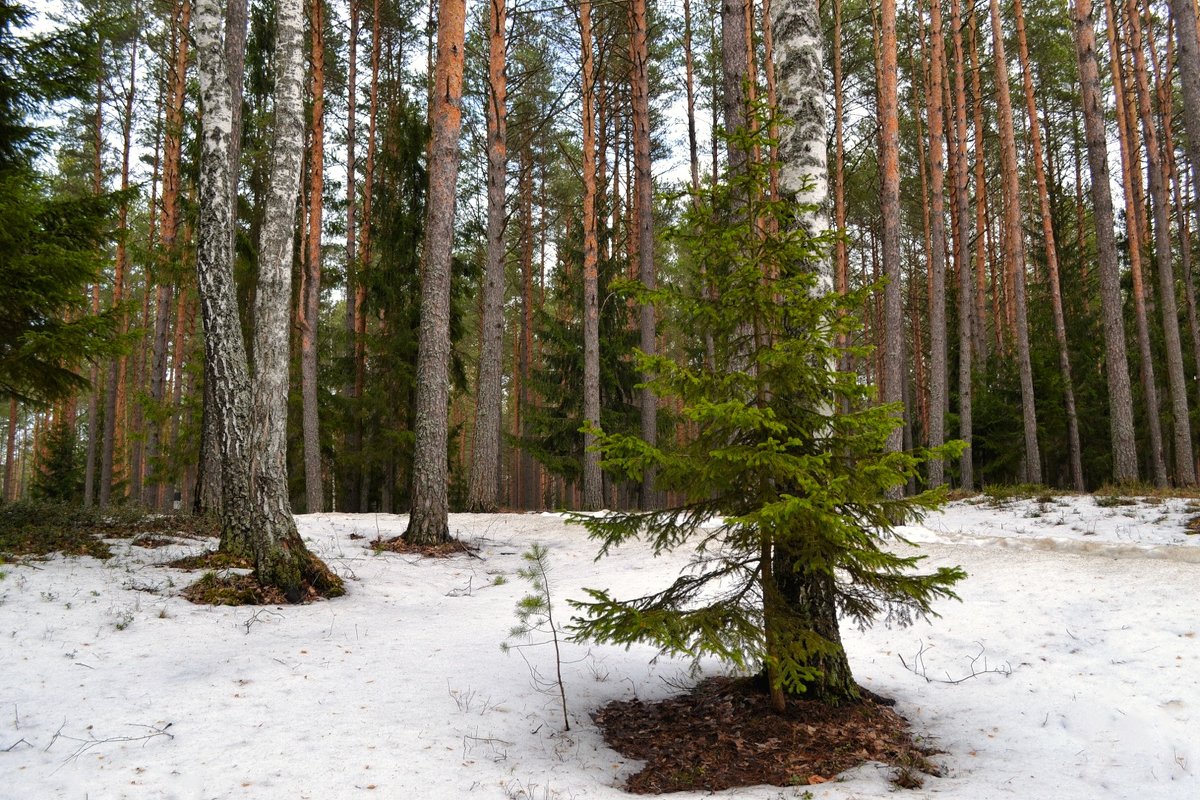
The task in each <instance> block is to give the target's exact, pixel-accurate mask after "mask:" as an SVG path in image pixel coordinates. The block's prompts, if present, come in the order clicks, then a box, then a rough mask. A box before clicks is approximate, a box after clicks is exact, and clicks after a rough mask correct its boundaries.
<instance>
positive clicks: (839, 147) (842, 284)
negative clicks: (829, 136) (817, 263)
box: [833, 3, 853, 372]
mask: <svg viewBox="0 0 1200 800" xmlns="http://www.w3.org/2000/svg"><path fill="white" fill-rule="evenodd" d="M843 79H844V72H843V69H842V4H841V3H834V4H833V146H834V163H835V167H834V171H833V225H834V228H835V230H836V233H837V239H835V240H834V243H833V264H834V283H835V286H834V289H835V290H836V291H837V293H838V294H841V295H845V294H846V293H848V292H849V291H850V269H849V253H848V252H847V250H846V169H845V167H846V141H845V139H846V137H845V120H844V118H843V115H844V114H845V92H844V87H843V85H842V84H843ZM847 344H848V339H847V337H845V336H842V338H841V345H842V346H843V347H845V346H846V345H847ZM840 368H841V369H842V370H843V371H846V372H849V371H850V370H851V369H853V364H851V362H850V355H849V354H848V353H847V354H845V355H844V356H843V358H842V364H841V367H840Z"/></svg>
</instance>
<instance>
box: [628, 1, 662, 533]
mask: <svg viewBox="0 0 1200 800" xmlns="http://www.w3.org/2000/svg"><path fill="white" fill-rule="evenodd" d="M630 4H631V5H630V23H631V27H630V38H629V55H630V58H631V60H632V62H633V65H632V71H631V75H630V78H631V82H632V84H633V108H632V112H633V161H634V173H635V175H634V196H635V198H636V200H635V206H636V217H637V226H638V277H639V278H640V280H641V282H642V285H643V286H645V287H646V288H647V289H649V290H653V289H654V288H655V285H656V284H657V276H656V273H655V268H654V181H653V177H652V176H651V174H650V65H649V49H648V46H647V44H646V0H630ZM655 329H656V320H655V311H654V305H653V304H651V303H644V304H642V307H641V309H640V316H639V330H640V334H641V343H640V348H641V351H642V352H643V353H645V354H646V355H650V356H653V355H654V354H655V352H656V351H657V349H658V348H657V336H656V330H655ZM649 378H650V375H649V374H644V375H643V376H642V379H643V380H649ZM639 403H640V405H641V423H642V440H643V441H645V442H646V443H647V444H649V445H651V446H654V445H655V444H656V443H657V442H658V398H657V397H655V396H654V392H652V391H650V389H642V390H641V392H640V398H639ZM654 480H655V476H654V470H653V469H652V468H647V469H646V471H645V472H644V473H643V475H642V490H641V507H642V508H643V509H652V508H657V507H658V506H659V505H660V503H661V498H660V497H659V496H658V492H657V491H656V490H655V488H654Z"/></svg>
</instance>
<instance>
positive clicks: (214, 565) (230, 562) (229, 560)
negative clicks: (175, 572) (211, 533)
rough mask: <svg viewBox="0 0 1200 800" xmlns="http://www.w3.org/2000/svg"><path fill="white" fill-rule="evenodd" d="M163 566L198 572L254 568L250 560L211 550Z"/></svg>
mask: <svg viewBox="0 0 1200 800" xmlns="http://www.w3.org/2000/svg"><path fill="white" fill-rule="evenodd" d="M163 566H166V567H174V568H175V569H183V570H197V569H207V570H216V569H231V568H234V569H236V568H244V569H251V568H253V567H254V565H253V564H251V563H250V560H249V559H247V558H243V557H242V556H235V555H232V554H230V553H224V552H221V551H220V550H210V551H208V552H207V553H200V554H199V555H194V556H184V557H183V558H177V559H175V560H174V561H168V562H167V563H166V564H164V565H163Z"/></svg>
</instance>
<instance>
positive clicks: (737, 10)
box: [721, 0, 750, 175]
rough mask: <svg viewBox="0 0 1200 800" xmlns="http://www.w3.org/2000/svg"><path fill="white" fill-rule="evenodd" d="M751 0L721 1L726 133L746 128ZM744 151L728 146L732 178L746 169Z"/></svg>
mask: <svg viewBox="0 0 1200 800" xmlns="http://www.w3.org/2000/svg"><path fill="white" fill-rule="evenodd" d="M747 2H749V0H721V72H722V76H723V80H724V85H723V89H724V94H723V111H724V117H725V119H724V122H725V130H726V132H728V133H733V132H734V131H737V130H739V129H741V128H745V127H746V122H747V115H746V110H747V109H746V91H745V85H746V83H747V82H748V81H749V78H750V64H749V62H748V60H747V53H746V3H747ZM748 155H749V154H748V153H746V152H745V151H744V150H742V149H741V148H739V147H737V146H735V145H734V144H733V143H730V144H729V153H728V159H729V163H728V165H727V168H728V170H729V174H730V175H739V174H741V173H742V171H743V170H744V169H745V166H746V159H747V157H748Z"/></svg>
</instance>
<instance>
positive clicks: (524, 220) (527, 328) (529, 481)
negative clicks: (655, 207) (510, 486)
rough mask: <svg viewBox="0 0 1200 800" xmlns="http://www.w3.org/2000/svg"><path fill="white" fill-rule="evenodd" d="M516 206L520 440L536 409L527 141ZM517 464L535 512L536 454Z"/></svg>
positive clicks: (521, 451)
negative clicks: (519, 282) (519, 280)
mask: <svg viewBox="0 0 1200 800" xmlns="http://www.w3.org/2000/svg"><path fill="white" fill-rule="evenodd" d="M518 173H519V174H518V178H517V195H518V197H517V202H518V207H519V209H520V215H519V218H520V221H521V230H520V234H519V237H518V240H519V248H520V253H519V263H520V268H521V339H520V342H519V343H518V345H519V346H518V348H517V354H518V355H517V371H518V372H519V373H520V378H521V380H520V387H521V388H520V391H519V392H517V402H518V405H519V408H520V420H521V424H520V426H519V427H518V428H517V436H519V437H522V438H523V437H525V436H527V435H528V434H529V432H530V431H529V407H530V406H531V405H533V392H532V391H531V390H530V387H529V384H530V382H531V381H530V377H531V375H532V371H533V148H532V147H531V146H530V142H529V140H528V139H526V142H525V146H524V147H523V148H521V156H520V159H519V166H518ZM517 464H518V467H519V470H520V474H521V491H520V494H519V495H518V496H519V497H520V503H519V504H518V507H519V508H522V509H524V510H526V511H532V510H533V509H534V508H535V507H536V501H535V499H534V497H535V494H536V491H535V486H534V483H535V481H534V476H533V454H532V453H530V452H529V448H528V447H525V446H521V447H519V448H518V456H517Z"/></svg>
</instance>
